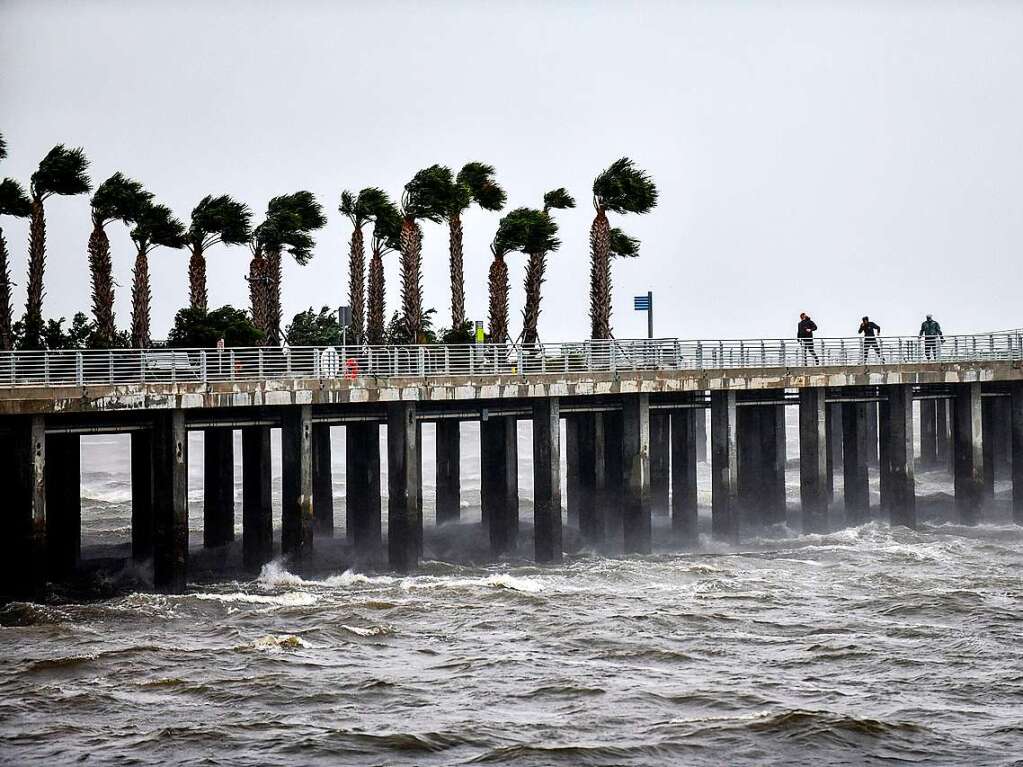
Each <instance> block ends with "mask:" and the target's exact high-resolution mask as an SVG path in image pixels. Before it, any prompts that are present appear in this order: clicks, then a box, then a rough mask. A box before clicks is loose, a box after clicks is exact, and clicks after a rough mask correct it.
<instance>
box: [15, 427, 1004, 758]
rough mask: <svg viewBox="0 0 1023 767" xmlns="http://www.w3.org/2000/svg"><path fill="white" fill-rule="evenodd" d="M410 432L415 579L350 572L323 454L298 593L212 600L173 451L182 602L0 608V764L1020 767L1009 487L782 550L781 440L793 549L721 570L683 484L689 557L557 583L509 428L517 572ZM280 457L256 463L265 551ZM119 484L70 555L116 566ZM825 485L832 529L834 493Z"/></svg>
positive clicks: (146, 599)
mask: <svg viewBox="0 0 1023 767" xmlns="http://www.w3.org/2000/svg"><path fill="white" fill-rule="evenodd" d="M794 416H795V412H794V411H792V412H790V414H789V418H790V423H792V419H793V418H794ZM424 432H425V434H424V436H425V439H424V442H425V444H424V451H423V452H424V462H425V466H426V470H425V472H424V475H425V476H424V479H425V483H424V484H425V487H424V498H425V504H426V515H425V516H426V524H427V527H426V534H425V557H426V560H427V561H426V562H425V563H424V565H423V567H422V569H421V571H420V572H419V573H418V574H416V575H415V576H412V577H396V576H393V575H390V574H386V573H353V572H351V571H347V570H346V569H345V562H346V557H347V549H346V546H345V544H344V541H343V537H344V530H343V525H344V448H343V445H344V440H343V430H341V429H335V430H334V433H333V443H334V456H333V460H334V478H335V482H334V489H335V524H336V525H337V526H338V529H337V530H336V532H335V535H336V536H337V538H336V540H335V541H334V542H330V543H328V542H325V541H322V540H317V544H316V545H317V557H318V562H317V568H316V569H315V570H314V571H313V572H312V573H306V574H304V575H303V576H299V575H297V574H295V573H292V572H289V571H288V570H287V569H285V568H284V567H283V566H282V565H281V563H279V562H275V563H272V564H270V565H268V566H267V567H266V568H265V569H264V571H263V573H262V574H261V576H260V577H259V578H258V579H256V580H250V579H248V578H246V577H244V576H241V575H240V574H236V575H234V576H233V579H230V580H227V581H224V580H220V581H214V580H212V579H210V578H208V577H207V576H206V575H205V572H206V570H209V569H212V568H214V567H217V566H221V565H224V564H226V565H227V566H228V568H229V571H230V567H231V566H232V561H233V559H236V558H237V556H238V554H237V546H238V544H237V543H236V544H235V547H234V549H233V550H231V551H228V552H216V553H214V552H201V551H199V550H198V549H197V548H196V547H198V546H200V545H201V530H202V477H201V463H202V460H201V458H202V451H201V439H202V438H201V435H199V434H194V435H192V437H191V440H190V444H191V455H190V488H189V499H190V527H191V529H192V541H193V562H192V566H193V578H192V582H191V585H190V590H189V593H188V594H187V595H182V596H159V595H153V594H148V593H144V592H142V591H138V590H136V586H135V585H134V584H136V582H137V581H142V582H144V580H145V578H146V577H147V574H146V572H145V568H142V569H141V570H139V571H129V572H128V573H125V574H121V575H108V576H104V578H103V579H102V580H100V581H99V582H98V583H97V584H96V589H97V591H96V593H97V594H100V595H101V596H100V597H99V598H94V599H89V600H83V599H82V598H81V597H75V596H70V595H68V594H61V593H55V594H54V595H53V598H52V600H51V602H50V603H48V604H45V605H30V604H25V603H15V604H11V605H8V606H6V607H3V608H0V659H2V660H0V763H9V764H22V763H27V762H38V763H47V764H56V763H67V762H72V761H76V760H84V761H85V763H88V764H124V763H134V764H220V763H230V764H236V765H276V764H324V765H327V764H329V765H336V764H352V765H363V764H380V765H383V764H388V765H389V764H408V765H429V764H437V765H448V764H467V763H480V764H516V765H548V764H566V765H579V764H584V765H620V764H636V765H647V764H651V765H652V764H682V763H684V764H699V765H703V764H706V765H719V764H793V763H802V764H807V763H830V764H882V763H883V764H890V763H893V762H895V763H900V762H912V763H917V764H941V765H946V764H971V765H972V764H1009V763H1013V762H1014V760H1016V759H1018V758H1019V750H1020V744H1021V743H1023V724H1021V722H1023V643H1021V641H1020V635H1021V630H1023V586H1021V580H1020V574H1021V572H1023V529H1021V528H1019V527H1016V526H1014V525H1012V524H1011V522H1010V519H1009V502H1008V499H1009V495H1008V486H1007V484H1005V483H1004V482H999V484H998V485H997V488H996V489H997V493H996V498H995V500H994V501H993V502H991V503H989V504H988V507H987V508H986V509H985V511H984V524H982V525H979V526H977V527H972V528H969V527H964V526H962V525H959V524H957V523H956V522H955V521H954V519H955V516H954V513H953V510H952V502H951V493H952V485H951V477H950V476H949V475H947V474H945V473H943V472H918V475H917V493H918V498H919V512H920V516H921V518H922V519H923V520H924V521H923V523H922V524H921V526H920V529H919V530H917V531H910V530H906V529H891V528H889V527H888V525H887V523H886V522H883V521H878V520H875V521H873V522H871V523H870V524H867V525H864V526H862V527H859V528H851V529H836V531H835V532H833V533H831V534H828V535H808V536H802V535H798V533H797V530H798V514H797V508H798V507H797V500H798V467H797V465H796V463H795V461H794V460H792V459H793V458H794V457H795V456H797V455H798V445H797V442H796V436H795V430H794V429H792V428H790V430H789V446H788V450H789V456H790V463H789V469H788V475H787V479H788V491H789V518H790V522H789V526H778V527H776V528H772V529H769V530H764V531H758V532H755V533H750V534H749V535H750V538H751V539H749V540H746V541H745V542H744V543H743V544H742V545H740V546H739V547H737V548H733V547H729V546H724V545H721V544H720V543H716V542H713V541H711V540H710V539H709V537H708V536H707V535H706V533H707V529H706V528H709V503H710V494H709V487H710V484H709V470H708V467H707V466H706V465H702V464H701V465H700V467H699V475H700V483H701V488H700V502H701V525H702V526H703V527H704V528H705V529H704V535H703V536H702V539H701V543H702V547H701V550H700V551H698V552H676V551H671V550H668V549H667V548H658V549H657V550H656V551H655V553H654V554H653V555H651V556H647V557H635V556H631V557H614V556H611V557H607V556H598V555H596V554H594V553H592V552H587V551H580V550H578V541H577V539H576V538H575V536H574V535H573V533H572V532H571V531H569V530H567V529H566V546H567V547H568V548H570V549H571V550H572V551H573V553H572V554H570V555H569V556H568V557H567V558H566V562H565V564H564V565H562V566H558V567H537V566H535V565H533V564H531V563H530V562H529V558H530V557H531V552H532V540H531V532H530V528H531V525H530V517H531V509H530V501H531V498H532V490H531V488H532V477H531V471H532V466H531V455H532V453H531V449H532V448H531V435H530V433H529V428H528V425H526V424H523V425H522V426H520V433H519V439H520V446H519V458H520V494H521V498H522V512H521V514H522V527H523V529H522V534H521V537H520V541H519V550H518V552H517V553H516V554H515V555H514V556H512V557H509V558H507V559H505V560H503V561H501V562H498V563H490V562H489V561H488V560H489V553H488V547H487V542H486V540H485V538H484V536H483V535H482V533H481V532H480V530H479V525H478V519H479V470H478V459H477V454H478V449H479V442H478V429H477V428H476V427H475V426H474V425H465V426H463V451H462V452H463V466H462V478H463V522H462V523H460V524H457V525H449V526H445V527H443V528H435V527H433V517H432V512H433V491H434V486H433V469H432V466H433V461H432V455H433V442H432V436H433V431H432V428H430V427H429V426H427V427H426V428H425V429H424ZM384 455H386V452H384ZM236 456H238V457H240V450H236ZM277 458H278V450H277V446H276V443H275V447H274V492H275V526H276V527H278V528H279V525H280V519H279V513H280V512H279V495H278V493H279V479H280V475H279V463H278V461H277ZM127 466H128V440H127V438H126V437H121V436H117V437H114V436H102V437H88V438H84V439H83V470H82V471H83V496H84V497H85V500H84V501H83V543H84V544H85V546H86V550H85V553H86V555H87V556H89V557H92V558H104V557H115V556H125V555H126V554H127V553H128V543H129V541H130V492H129V487H128V474H127ZM872 474H873V476H872V490H873V498H872V501H873V503H874V505H875V509H874V513H875V515H876V514H877V510H876V504H877V495H876V491H877V478H876V471H875V470H872ZM240 479H241V468H240V465H239V466H238V467H237V473H236V480H238V481H240ZM836 485H837V488H838V495H837V497H836V503H835V504H834V507H833V512H832V513H833V522H834V525H835V526H836V527H839V526H840V525H841V517H842V512H841V493H840V488H841V474H840V472H839V473H838V476H837V477H836ZM383 490H384V492H385V494H386V483H384V485H383ZM236 498H237V500H239V501H240V498H241V489H240V484H239V485H238V491H237V495H236ZM237 516H238V518H239V525H240V512H239V513H238V515H237ZM385 520H386V515H385ZM668 525H669V523H668V521H667V519H666V518H663V517H657V518H655V540H660V541H661V542H665V541H667V540H668V535H667V532H668ZM238 532H239V534H240V526H239V528H238ZM233 572H235V573H237V571H233Z"/></svg>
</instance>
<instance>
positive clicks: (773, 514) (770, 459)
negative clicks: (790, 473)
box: [760, 391, 788, 525]
mask: <svg viewBox="0 0 1023 767" xmlns="http://www.w3.org/2000/svg"><path fill="white" fill-rule="evenodd" d="M777 399H779V400H781V404H778V405H767V406H764V407H762V408H761V409H760V450H761V454H762V455H763V465H764V469H763V482H762V487H763V492H764V523H765V524H769V525H776V524H784V523H785V522H786V517H787V508H786V506H787V503H786V500H785V466H786V463H787V462H788V446H787V445H786V441H785V437H786V425H785V404H784V399H785V392H784V391H781V392H779V393H778V395H777Z"/></svg>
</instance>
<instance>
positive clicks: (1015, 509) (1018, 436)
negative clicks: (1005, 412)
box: [1009, 383, 1023, 525]
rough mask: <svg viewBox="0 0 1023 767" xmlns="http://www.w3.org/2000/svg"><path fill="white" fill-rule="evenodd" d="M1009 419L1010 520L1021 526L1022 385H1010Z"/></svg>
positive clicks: (1022, 480) (1022, 460)
mask: <svg viewBox="0 0 1023 767" xmlns="http://www.w3.org/2000/svg"><path fill="white" fill-rule="evenodd" d="M1009 419H1010V424H1011V428H1012V435H1011V436H1012V519H1013V521H1014V522H1015V523H1016V524H1017V525H1023V383H1013V384H1012V399H1011V400H1010V409H1009Z"/></svg>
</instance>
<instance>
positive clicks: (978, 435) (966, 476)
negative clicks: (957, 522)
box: [953, 383, 984, 525]
mask: <svg viewBox="0 0 1023 767" xmlns="http://www.w3.org/2000/svg"><path fill="white" fill-rule="evenodd" d="M981 407H982V406H981V398H980V384H979V383H966V384H958V385H957V386H956V398H955V406H954V411H955V423H954V428H953V444H954V447H953V450H954V453H955V499H956V508H957V509H959V518H960V519H961V520H962V521H963V523H964V524H967V525H975V524H977V521H978V520H979V518H980V507H981V505H982V504H983V502H984V432H983V421H982V415H981Z"/></svg>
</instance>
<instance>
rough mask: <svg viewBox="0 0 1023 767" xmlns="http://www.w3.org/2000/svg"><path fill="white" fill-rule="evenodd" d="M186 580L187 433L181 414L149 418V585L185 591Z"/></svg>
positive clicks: (172, 412) (164, 413)
mask: <svg viewBox="0 0 1023 767" xmlns="http://www.w3.org/2000/svg"><path fill="white" fill-rule="evenodd" d="M187 577H188V433H187V432H186V431H185V411H184V410H177V409H175V410H170V411H156V412H154V415H153V585H154V586H155V587H156V588H157V589H159V590H161V591H165V592H168V593H171V594H181V593H184V591H185V586H186V581H187Z"/></svg>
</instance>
